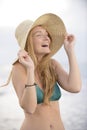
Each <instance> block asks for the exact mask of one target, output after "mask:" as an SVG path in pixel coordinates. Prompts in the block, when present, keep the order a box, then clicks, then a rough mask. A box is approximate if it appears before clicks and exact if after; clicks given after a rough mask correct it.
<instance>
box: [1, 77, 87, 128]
mask: <svg viewBox="0 0 87 130" xmlns="http://www.w3.org/2000/svg"><path fill="white" fill-rule="evenodd" d="M61 91H62V98H61V99H60V110H61V116H62V120H63V123H64V126H65V129H66V130H87V116H86V115H87V80H86V79H85V80H83V87H82V90H81V92H80V93H77V94H72V93H69V92H66V91H64V90H62V89H61ZM23 118H24V114H23V111H22V109H21V108H20V106H19V104H18V99H17V96H16V94H15V91H14V88H13V87H12V84H10V85H9V86H8V87H6V88H1V90H0V130H19V129H20V126H21V123H22V121H23Z"/></svg>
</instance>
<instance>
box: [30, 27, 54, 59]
mask: <svg viewBox="0 0 87 130" xmlns="http://www.w3.org/2000/svg"><path fill="white" fill-rule="evenodd" d="M31 37H32V43H33V48H34V52H35V54H36V55H37V56H44V55H46V54H49V53H50V48H49V46H50V43H51V39H50V37H49V34H48V32H47V31H46V30H45V29H44V28H42V27H41V26H37V27H35V28H34V29H33V30H32V33H31Z"/></svg>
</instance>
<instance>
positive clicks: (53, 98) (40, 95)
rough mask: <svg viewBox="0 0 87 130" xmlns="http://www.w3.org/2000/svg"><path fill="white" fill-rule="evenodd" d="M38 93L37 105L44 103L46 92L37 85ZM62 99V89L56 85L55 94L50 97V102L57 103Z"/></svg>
mask: <svg viewBox="0 0 87 130" xmlns="http://www.w3.org/2000/svg"><path fill="white" fill-rule="evenodd" d="M36 93H37V104H40V103H43V99H44V92H43V90H41V88H40V87H39V86H38V85H36ZM60 97H61V91H60V88H59V86H58V83H55V85H54V90H53V94H52V96H51V97H50V101H56V100H59V99H60Z"/></svg>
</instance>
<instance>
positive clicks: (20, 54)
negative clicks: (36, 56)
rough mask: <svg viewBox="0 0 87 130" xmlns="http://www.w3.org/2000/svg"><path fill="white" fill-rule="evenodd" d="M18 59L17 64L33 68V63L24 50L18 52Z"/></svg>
mask: <svg viewBox="0 0 87 130" xmlns="http://www.w3.org/2000/svg"><path fill="white" fill-rule="evenodd" d="M18 58H19V62H20V63H21V64H23V65H24V66H25V67H26V68H33V69H34V63H33V60H32V59H31V57H30V56H29V55H28V52H26V51H25V50H20V51H19V52H18Z"/></svg>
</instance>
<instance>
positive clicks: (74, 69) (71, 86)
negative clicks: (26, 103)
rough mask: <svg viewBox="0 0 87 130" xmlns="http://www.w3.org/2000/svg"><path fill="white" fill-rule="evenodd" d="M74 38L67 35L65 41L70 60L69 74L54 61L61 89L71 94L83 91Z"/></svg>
mask: <svg viewBox="0 0 87 130" xmlns="http://www.w3.org/2000/svg"><path fill="white" fill-rule="evenodd" d="M74 40H75V38H74V36H73V35H67V36H65V40H64V48H65V51H66V53H67V56H68V60H69V73H67V72H65V70H64V69H63V68H62V67H61V65H60V64H59V63H58V62H56V61H54V64H55V72H56V73H57V75H58V82H59V84H60V85H61V87H62V88H63V89H65V90H67V91H69V92H79V91H80V89H81V84H82V83H81V76H80V71H79V67H78V63H77V59H76V56H75V52H74Z"/></svg>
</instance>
